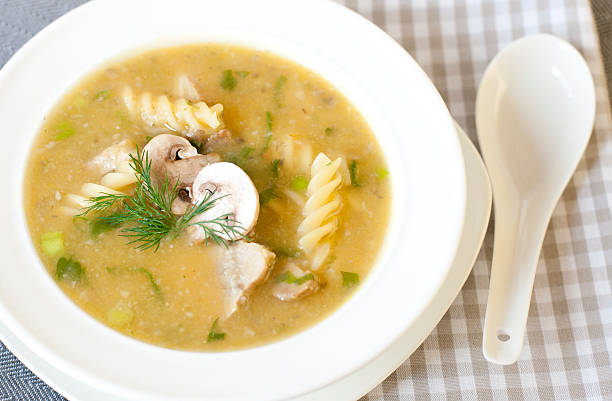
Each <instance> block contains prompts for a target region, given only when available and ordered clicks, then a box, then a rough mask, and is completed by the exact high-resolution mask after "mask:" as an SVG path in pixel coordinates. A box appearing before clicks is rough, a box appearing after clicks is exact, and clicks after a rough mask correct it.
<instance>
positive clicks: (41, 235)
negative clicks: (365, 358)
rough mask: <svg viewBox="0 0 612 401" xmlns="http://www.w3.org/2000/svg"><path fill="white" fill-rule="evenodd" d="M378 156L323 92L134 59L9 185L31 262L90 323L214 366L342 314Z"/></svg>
mask: <svg viewBox="0 0 612 401" xmlns="http://www.w3.org/2000/svg"><path fill="white" fill-rule="evenodd" d="M388 174H389V173H388V171H387V169H386V164H385V159H384V156H383V153H382V151H381V149H380V147H379V145H378V144H377V142H376V139H375V137H374V135H373V134H372V132H371V131H370V128H369V127H368V125H367V124H366V122H365V121H364V119H363V118H362V116H361V115H360V114H359V112H358V111H357V110H356V109H355V108H354V107H353V106H352V105H351V104H350V103H349V102H348V100H347V99H346V98H345V97H344V96H343V95H342V94H341V93H339V92H338V91H337V90H336V89H335V88H334V87H333V86H332V85H331V84H330V83H329V82H326V81H325V80H324V79H322V78H321V77H319V76H318V75H317V74H315V73H313V72H312V71H310V70H308V69H306V68H304V67H302V66H300V65H297V64H296V63H294V62H292V61H289V60H286V59H283V58H280V57H278V56H276V55H273V54H269V53H266V52H262V51H257V50H254V49H249V48H243V47H238V46H233V45H232V46H230V45H221V44H200V45H189V46H181V47H175V48H168V49H161V50H154V51H149V52H145V53H143V54H140V55H138V56H135V57H132V58H129V59H126V60H121V61H118V62H114V63H112V64H109V65H107V66H105V67H104V68H102V69H100V70H99V71H97V72H95V73H93V74H91V75H90V76H88V77H86V78H85V79H84V80H82V81H81V82H80V83H79V84H78V85H77V86H76V87H75V88H74V89H73V90H71V91H70V92H69V93H68V94H66V95H65V96H64V97H63V98H62V99H61V101H60V102H59V104H57V105H56V106H55V108H54V109H53V110H52V111H51V112H50V113H49V115H48V116H47V117H46V118H45V121H44V124H43V125H42V128H41V130H40V133H39V135H38V137H37V139H36V141H35V142H34V145H33V148H32V150H31V155H30V158H29V164H28V169H27V172H26V180H25V184H24V186H25V210H26V216H27V221H28V225H29V230H30V233H31V236H32V239H33V242H34V244H35V246H36V248H37V251H38V252H39V254H40V258H41V260H42V262H43V264H44V265H45V267H46V268H47V270H48V272H49V274H51V275H52V276H53V277H54V279H55V280H56V281H57V283H58V285H59V286H60V288H61V289H62V290H63V291H64V292H65V293H66V295H67V296H68V297H70V298H71V299H72V300H73V301H74V302H75V303H76V304H77V305H79V306H80V307H81V308H82V309H83V310H84V311H86V312H87V313H89V314H90V315H91V316H93V317H94V318H96V319H97V320H99V321H100V322H102V323H104V324H106V325H108V326H110V327H112V328H114V329H115V330H117V331H119V332H121V333H123V334H126V335H128V336H131V337H134V338H136V339H139V340H142V341H145V342H148V343H151V344H156V345H159V346H163V347H169V348H175V349H185V350H201V351H218V350H231V349H239V348H246V347H253V346H257V345H261V344H264V343H269V342H272V341H278V340H279V339H282V338H285V337H287V336H290V335H293V334H295V333H297V332H300V331H302V330H304V329H306V328H308V327H310V326H312V325H313V324H315V323H317V322H319V321H320V320H322V319H323V318H325V317H326V316H328V315H329V314H330V313H332V312H333V311H334V310H336V309H337V308H338V307H339V306H340V305H342V303H343V302H345V301H346V300H347V299H348V298H349V297H350V296H351V295H352V294H353V293H354V291H355V289H356V288H357V287H358V286H359V284H360V283H362V282H363V280H364V279H365V278H366V276H367V274H368V272H369V271H370V269H371V267H372V265H373V264H374V262H375V259H376V256H377V253H378V250H379V248H380V247H381V244H382V242H383V239H384V236H385V230H386V228H387V223H388V219H389V210H390V203H391V188H390V184H389V178H388Z"/></svg>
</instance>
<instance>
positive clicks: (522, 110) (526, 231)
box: [476, 34, 595, 364]
mask: <svg viewBox="0 0 612 401" xmlns="http://www.w3.org/2000/svg"><path fill="white" fill-rule="evenodd" d="M594 118H595V89H594V85H593V79H592V76H591V73H590V71H589V69H588V66H587V64H586V62H585V61H584V59H583V58H582V56H581V55H580V53H578V51H577V50H576V49H575V48H574V47H572V46H571V45H570V44H569V43H567V42H565V41H563V40H561V39H559V38H557V37H554V36H552V35H546V34H537V35H530V36H526V37H524V38H522V39H519V40H517V41H515V42H513V43H511V44H510V45H509V46H508V47H506V48H505V49H504V50H503V51H502V52H501V53H499V54H498V55H497V56H496V57H495V58H494V59H493V61H492V62H491V64H490V65H489V67H488V68H487V70H486V71H485V74H484V76H483V78H482V81H481V83H480V87H479V89H478V96H477V99H476V127H477V131H478V140H479V142H480V147H481V150H482V154H483V157H484V160H485V163H486V165H487V168H488V171H489V175H490V177H491V183H492V187H493V201H494V208H495V240H494V253H493V264H492V269H491V282H490V288H489V299H488V304H487V311H486V315H485V327H484V334H483V352H484V355H485V357H486V358H487V359H488V360H489V361H491V362H495V363H499V364H510V363H514V362H515V361H516V360H517V359H518V356H519V354H520V351H521V348H522V345H523V337H524V332H525V325H526V321H527V313H528V310H529V303H530V299H531V292H532V288H533V281H534V278H535V271H536V266H537V263H538V257H539V254H540V250H541V248H542V242H543V240H544V235H545V233H546V227H547V226H548V222H549V220H550V217H551V215H552V212H553V210H554V208H555V205H556V204H557V202H558V200H559V197H560V196H561V194H562V192H563V189H564V188H565V187H566V185H567V183H568V181H569V179H570V178H571V176H572V175H573V173H574V170H575V169H576V166H577V165H578V162H579V161H580V158H581V157H582V154H583V153H584V150H585V148H586V145H587V143H588V141H589V138H590V136H591V131H592V128H593V121H594Z"/></svg>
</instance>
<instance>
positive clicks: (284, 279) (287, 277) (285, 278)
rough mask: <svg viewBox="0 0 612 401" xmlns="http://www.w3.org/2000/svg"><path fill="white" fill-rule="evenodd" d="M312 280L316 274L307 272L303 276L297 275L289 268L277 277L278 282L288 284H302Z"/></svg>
mask: <svg viewBox="0 0 612 401" xmlns="http://www.w3.org/2000/svg"><path fill="white" fill-rule="evenodd" d="M310 280H314V274H312V273H307V274H305V275H303V276H302V277H295V276H294V275H293V273H291V272H290V271H289V270H286V271H285V272H283V273H282V274H281V275H280V276H278V277H277V278H276V282H278V283H287V284H295V285H302V284H304V283H305V282H307V281H310Z"/></svg>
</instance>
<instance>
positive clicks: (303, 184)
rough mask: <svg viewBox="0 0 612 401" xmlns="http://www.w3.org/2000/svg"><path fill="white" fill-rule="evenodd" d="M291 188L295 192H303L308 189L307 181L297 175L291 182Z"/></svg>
mask: <svg viewBox="0 0 612 401" xmlns="http://www.w3.org/2000/svg"><path fill="white" fill-rule="evenodd" d="M291 188H293V189H294V190H296V191H305V190H306V188H308V180H307V179H306V178H304V177H302V176H301V175H298V176H297V177H295V178H294V179H293V180H292V181H291Z"/></svg>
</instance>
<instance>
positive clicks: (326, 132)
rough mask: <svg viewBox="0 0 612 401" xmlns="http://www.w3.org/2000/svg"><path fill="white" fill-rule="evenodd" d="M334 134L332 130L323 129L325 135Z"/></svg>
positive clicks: (328, 128)
mask: <svg viewBox="0 0 612 401" xmlns="http://www.w3.org/2000/svg"><path fill="white" fill-rule="evenodd" d="M333 133H334V129H333V128H331V127H327V128H325V135H327V136H329V135H331V134H333Z"/></svg>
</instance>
